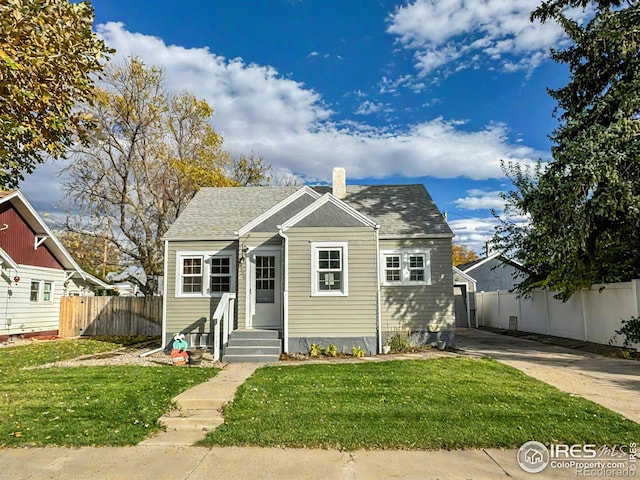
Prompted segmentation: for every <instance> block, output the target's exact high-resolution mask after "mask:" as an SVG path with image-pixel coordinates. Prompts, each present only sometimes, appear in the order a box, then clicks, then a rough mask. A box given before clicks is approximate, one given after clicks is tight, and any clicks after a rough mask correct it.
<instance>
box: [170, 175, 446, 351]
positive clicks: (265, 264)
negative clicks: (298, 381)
mask: <svg viewBox="0 0 640 480" xmlns="http://www.w3.org/2000/svg"><path fill="white" fill-rule="evenodd" d="M452 237H453V233H452V232H451V229H450V228H449V226H448V225H447V223H446V221H445V220H444V219H443V218H442V215H441V214H440V212H439V211H438V208H437V207H436V205H435V203H434V202H433V200H432V199H431V196H430V195H429V193H428V192H427V191H426V189H425V188H424V186H423V185H374V186H348V187H347V186H346V182H345V174H344V169H334V180H333V188H332V187H328V186H316V187H309V186H304V187H302V188H297V187H250V188H203V189H201V190H200V191H199V192H198V193H197V194H196V196H195V197H194V198H193V200H192V201H191V202H190V204H189V205H188V206H187V208H186V209H185V210H184V211H183V213H182V214H181V215H180V216H179V217H178V219H177V220H176V221H175V223H174V224H173V225H172V226H171V227H170V228H169V230H168V231H167V233H166V234H165V236H164V242H165V271H164V273H165V275H164V277H165V279H166V281H165V283H164V318H163V334H164V340H165V343H164V346H166V347H169V346H170V342H171V337H172V336H173V335H174V334H176V333H183V334H185V336H186V338H187V341H188V343H189V345H190V346H191V347H198V346H202V347H211V346H213V347H214V351H215V352H217V351H218V349H217V348H216V346H221V347H222V349H221V350H222V353H223V354H224V357H223V360H224V361H242V360H248V361H261V360H273V359H277V358H278V356H279V354H280V353H281V352H287V353H294V352H308V351H309V348H310V345H311V344H312V343H322V344H323V345H324V346H326V345H328V344H334V345H335V346H337V348H338V349H339V350H345V351H347V352H349V353H350V352H351V350H352V348H353V347H354V346H358V347H360V348H361V349H362V350H364V351H365V352H368V353H377V352H380V351H381V350H382V345H383V344H384V343H385V342H386V341H387V339H388V338H389V337H391V336H393V335H394V334H398V333H405V334H411V335H412V336H413V340H414V341H417V342H421V343H439V344H440V346H442V345H445V344H451V343H452V342H453V337H454V329H455V326H454V324H455V318H454V300H453V275H452V263H451V241H452ZM234 300H235V302H234ZM220 302H234V307H235V308H232V309H228V310H227V311H230V312H233V319H232V321H231V322H228V323H226V324H225V323H224V322H223V323H222V324H221V323H220V322H219V319H218V318H214V319H213V322H212V318H213V317H214V312H215V311H218V312H219V311H220ZM225 308H226V306H225ZM226 330H232V331H226ZM212 332H215V333H212ZM265 332H266V335H264V336H265V337H271V338H270V339H269V338H266V339H265V340H260V339H259V337H260V336H263V335H262V334H263V333H265ZM229 335H230V338H229V339H228V343H227V338H228V336H229ZM220 339H222V340H220ZM217 342H220V343H217ZM269 345H270V347H269Z"/></svg>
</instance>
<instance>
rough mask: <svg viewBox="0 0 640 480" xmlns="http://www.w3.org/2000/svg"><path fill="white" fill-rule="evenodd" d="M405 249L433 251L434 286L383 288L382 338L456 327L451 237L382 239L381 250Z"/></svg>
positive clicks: (431, 254) (432, 281)
mask: <svg viewBox="0 0 640 480" xmlns="http://www.w3.org/2000/svg"><path fill="white" fill-rule="evenodd" d="M402 248H415V249H425V250H426V249H429V250H430V261H431V285H419V286H382V287H381V310H382V330H383V339H384V338H386V337H387V336H388V335H392V334H393V333H395V332H406V331H411V332H427V331H438V330H442V331H445V330H451V329H453V328H454V326H455V310H454V297H453V271H452V264H451V239H449V238H444V239H432V240H423V239H408V240H381V241H380V250H381V251H382V250H399V249H402Z"/></svg>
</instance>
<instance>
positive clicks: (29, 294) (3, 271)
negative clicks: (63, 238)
mask: <svg viewBox="0 0 640 480" xmlns="http://www.w3.org/2000/svg"><path fill="white" fill-rule="evenodd" d="M95 287H98V288H109V286H108V285H107V284H106V283H104V282H102V281H101V280H99V279H97V278H95V277H93V276H92V275H89V274H88V273H86V272H85V271H84V270H82V268H80V267H79V266H78V264H77V263H76V262H75V261H74V260H73V258H71V256H70V255H69V253H68V252H67V251H66V250H65V248H64V247H63V246H62V244H61V243H60V242H59V241H58V239H57V238H56V237H55V235H54V234H53V233H52V232H51V230H50V229H49V227H47V225H46V224H45V223H44V221H43V220H42V218H41V217H40V216H39V215H38V213H37V212H36V211H35V209H34V208H33V207H32V206H31V205H30V204H29V202H28V201H27V199H26V198H25V197H24V195H23V194H22V193H21V192H20V191H17V190H16V191H0V341H5V340H7V339H8V338H9V337H10V336H14V335H22V336H25V337H30V336H38V335H56V334H57V333H58V328H59V323H60V297H62V296H72V295H93V289H94V288H95Z"/></svg>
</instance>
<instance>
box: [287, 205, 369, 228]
mask: <svg viewBox="0 0 640 480" xmlns="http://www.w3.org/2000/svg"><path fill="white" fill-rule="evenodd" d="M362 226H363V225H362V222H361V221H360V220H357V219H356V218H354V217H353V216H351V215H349V214H348V213H346V212H345V211H344V210H342V209H341V208H338V207H337V206H335V205H332V204H331V203H325V204H324V205H322V206H321V207H320V208H318V209H317V210H315V211H313V212H311V213H310V214H309V215H307V216H306V217H304V218H303V219H302V220H300V221H299V222H298V223H296V227H299V228H302V227H362Z"/></svg>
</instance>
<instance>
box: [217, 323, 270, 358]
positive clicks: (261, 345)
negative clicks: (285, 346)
mask: <svg viewBox="0 0 640 480" xmlns="http://www.w3.org/2000/svg"><path fill="white" fill-rule="evenodd" d="M281 352H282V340H280V338H279V333H278V331H277V330H234V331H233V332H231V335H230V336H229V344H228V345H227V348H225V351H224V355H223V356H222V361H223V362H225V363H243V362H252V363H254V362H258V363H264V362H277V361H278V359H279V358H280V353H281Z"/></svg>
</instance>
